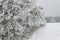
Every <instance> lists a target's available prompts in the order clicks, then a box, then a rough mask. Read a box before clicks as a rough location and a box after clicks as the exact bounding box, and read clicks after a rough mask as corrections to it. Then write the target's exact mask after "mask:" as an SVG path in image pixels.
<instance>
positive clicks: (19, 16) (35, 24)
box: [0, 0, 45, 40]
mask: <svg viewBox="0 0 60 40" xmlns="http://www.w3.org/2000/svg"><path fill="white" fill-rule="evenodd" d="M34 2H35V0H2V1H1V2H0V36H1V40H28V39H29V38H30V35H32V33H33V32H34V31H35V30H36V29H38V28H40V27H41V26H40V25H43V26H44V25H45V19H44V17H43V16H42V14H41V10H43V8H41V7H37V6H36V5H35V4H34Z"/></svg>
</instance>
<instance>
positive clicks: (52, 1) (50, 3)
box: [36, 0, 60, 17]
mask: <svg viewBox="0 0 60 40" xmlns="http://www.w3.org/2000/svg"><path fill="white" fill-rule="evenodd" d="M36 4H37V6H41V7H43V8H44V11H45V14H44V15H45V17H48V16H50V17H59V16H60V0H36Z"/></svg>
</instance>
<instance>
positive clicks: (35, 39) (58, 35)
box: [29, 23, 60, 40]
mask: <svg viewBox="0 0 60 40" xmlns="http://www.w3.org/2000/svg"><path fill="white" fill-rule="evenodd" d="M29 40H60V23H47V24H46V26H45V27H43V28H40V29H39V30H38V31H36V32H35V33H34V34H33V36H32V38H31V39H29Z"/></svg>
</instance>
